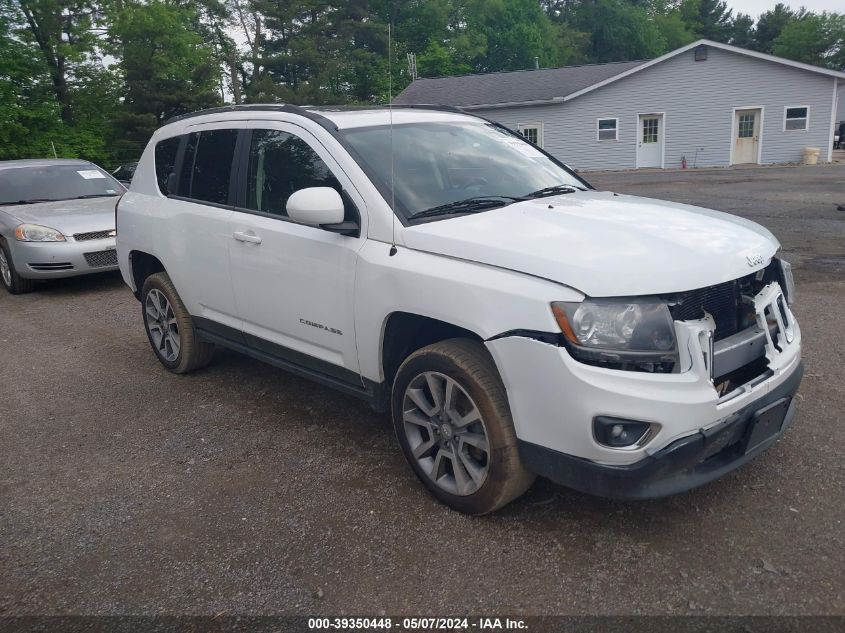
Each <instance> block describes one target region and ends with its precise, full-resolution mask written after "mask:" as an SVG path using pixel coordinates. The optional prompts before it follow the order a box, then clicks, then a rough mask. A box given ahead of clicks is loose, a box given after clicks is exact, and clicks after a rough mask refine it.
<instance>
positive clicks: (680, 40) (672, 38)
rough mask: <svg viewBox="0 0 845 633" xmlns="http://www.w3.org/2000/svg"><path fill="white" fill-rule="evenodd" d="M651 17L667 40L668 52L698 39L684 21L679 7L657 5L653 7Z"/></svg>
mask: <svg viewBox="0 0 845 633" xmlns="http://www.w3.org/2000/svg"><path fill="white" fill-rule="evenodd" d="M651 15H652V20H653V21H654V23H655V25H657V28H658V30H659V31H660V34H661V35H662V36H663V39H664V40H666V50H667V51H671V50H675V49H676V48H680V47H681V46H686V45H687V44H689V43H690V42H692V41H694V40H695V39H696V35H695V33H694V32H693V31H692V30H691V29H690V26H689V24H687V23H686V22H685V21H684V18H683V15H682V14H681V10H680V8H679V7H678V6H677V5H674V4H668V5H666V4H663V3H655V4H653V5H652V7H651Z"/></svg>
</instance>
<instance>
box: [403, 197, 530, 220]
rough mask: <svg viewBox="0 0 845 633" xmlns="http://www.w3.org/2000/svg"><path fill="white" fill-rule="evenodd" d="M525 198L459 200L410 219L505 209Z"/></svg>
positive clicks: (413, 214) (422, 212) (425, 211)
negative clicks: (498, 208)
mask: <svg viewBox="0 0 845 633" xmlns="http://www.w3.org/2000/svg"><path fill="white" fill-rule="evenodd" d="M520 200H525V198H518V197H515V196H475V197H474V198H467V199H465V200H457V201H455V202H449V203H447V204H441V205H439V206H436V207H431V208H430V209H425V210H423V211H417V212H416V213H412V214H411V215H410V216H409V218H410V219H411V220H415V219H417V218H430V217H433V216H436V215H450V214H452V213H474V212H476V211H485V210H486V209H495V208H496V207H504V206H505V205H508V204H511V203H512V202H519V201H520Z"/></svg>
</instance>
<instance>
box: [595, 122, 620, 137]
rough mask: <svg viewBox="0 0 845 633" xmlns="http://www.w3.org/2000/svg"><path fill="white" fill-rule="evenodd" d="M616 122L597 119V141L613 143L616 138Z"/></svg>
mask: <svg viewBox="0 0 845 633" xmlns="http://www.w3.org/2000/svg"><path fill="white" fill-rule="evenodd" d="M617 121H618V119H599V120H598V130H597V135H598V140H600V141H615V140H616V138H617V135H616V127H617Z"/></svg>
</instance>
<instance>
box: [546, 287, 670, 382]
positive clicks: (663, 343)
mask: <svg viewBox="0 0 845 633" xmlns="http://www.w3.org/2000/svg"><path fill="white" fill-rule="evenodd" d="M552 312H553V313H554V316H555V319H556V320H557V323H558V326H559V327H560V330H561V332H562V333H563V336H564V340H565V342H566V346H567V348H568V349H569V351H570V353H571V354H572V355H573V356H574V357H575V358H577V359H578V360H581V361H583V362H586V363H589V364H593V365H600V366H606V367H611V368H614V369H632V370H638V371H652V372H671V371H672V368H673V367H674V364H675V361H676V360H677V349H676V343H675V327H674V323H673V321H672V316H671V315H670V314H669V307H668V306H667V305H666V304H665V303H660V302H655V301H654V300H653V299H636V298H632V299H628V300H624V299H623V300H618V299H616V300H614V299H611V300H604V299H587V300H586V301H583V302H581V303H568V302H562V301H561V302H556V303H553V304H552Z"/></svg>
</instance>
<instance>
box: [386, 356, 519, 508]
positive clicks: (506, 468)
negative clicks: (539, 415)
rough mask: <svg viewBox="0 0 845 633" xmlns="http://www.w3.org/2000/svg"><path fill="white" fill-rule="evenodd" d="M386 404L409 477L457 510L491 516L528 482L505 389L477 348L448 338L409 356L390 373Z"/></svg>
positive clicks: (488, 357)
mask: <svg viewBox="0 0 845 633" xmlns="http://www.w3.org/2000/svg"><path fill="white" fill-rule="evenodd" d="M391 405H392V413H393V425H394V429H395V430H396V436H397V438H398V439H399V444H400V445H401V447H402V452H403V453H404V454H405V458H406V459H407V460H408V463H409V464H410V465H411V468H412V469H413V470H414V473H415V474H416V475H417V477H418V478H419V479H420V480H421V481H422V482H423V484H425V486H426V487H427V488H428V489H429V490H430V491H431V492H432V494H433V495H434V496H435V497H437V499H439V500H440V501H442V502H443V503H445V504H446V505H448V506H450V507H452V508H454V509H455V510H458V511H460V512H465V513H467V514H485V513H487V512H493V511H494V510H497V509H499V508H501V507H502V506H504V505H505V504H507V503H509V502H510V501H512V500H514V499H516V498H517V497H519V496H520V495H521V494H522V493H524V492H525V491H526V490H527V489H528V488H529V487H530V486H531V483H532V482H533V481H534V475H533V474H532V473H530V472H529V471H527V470H526V469H525V467H524V466H523V465H522V462H521V461H520V459H519V452H518V450H517V441H516V434H515V432H514V428H513V420H512V418H511V414H510V408H509V407H508V402H507V395H506V393H505V388H504V385H503V384H502V380H501V378H500V377H499V373H498V371H497V370H496V366H495V363H494V362H493V359H492V357H491V356H490V353H489V352H488V351H487V349H486V348H485V347H484V346H483V345H482V344H481V343H478V342H475V341H471V340H468V339H450V340H447V341H441V342H439V343H435V344H433V345H429V346H428V347H424V348H422V349H420V350H418V351H416V352H414V353H413V354H412V355H411V356H409V357H408V358H407V359H406V360H405V362H403V363H402V365H401V367H400V368H399V371H398V372H397V374H396V379H395V381H394V383H393V392H392V399H391Z"/></svg>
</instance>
